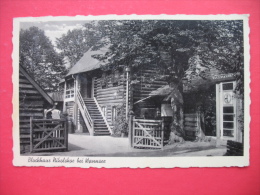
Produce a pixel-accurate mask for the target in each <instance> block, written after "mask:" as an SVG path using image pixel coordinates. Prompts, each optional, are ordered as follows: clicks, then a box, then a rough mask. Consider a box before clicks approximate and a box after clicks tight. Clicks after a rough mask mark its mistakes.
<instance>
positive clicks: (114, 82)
mask: <svg viewBox="0 0 260 195" xmlns="http://www.w3.org/2000/svg"><path fill="white" fill-rule="evenodd" d="M111 82H112V85H113V87H117V86H118V85H119V82H120V74H119V71H118V70H116V71H115V72H114V74H113V75H112V77H111Z"/></svg>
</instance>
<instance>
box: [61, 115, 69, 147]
mask: <svg viewBox="0 0 260 195" xmlns="http://www.w3.org/2000/svg"><path fill="white" fill-rule="evenodd" d="M61 122H62V121H61ZM64 133H65V135H64V139H65V146H66V149H65V151H68V136H69V132H68V117H65V119H64Z"/></svg>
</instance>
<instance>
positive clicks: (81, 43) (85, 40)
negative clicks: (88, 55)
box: [56, 22, 102, 66]
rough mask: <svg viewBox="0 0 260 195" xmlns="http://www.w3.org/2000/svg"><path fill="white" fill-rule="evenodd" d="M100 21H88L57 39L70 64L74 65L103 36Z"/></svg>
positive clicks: (58, 46) (58, 45) (63, 54)
mask: <svg viewBox="0 0 260 195" xmlns="http://www.w3.org/2000/svg"><path fill="white" fill-rule="evenodd" d="M101 34H102V30H101V29H100V26H99V25H98V23H97V24H96V23H95V22H90V23H86V24H85V25H84V26H82V28H80V29H73V30H69V31H68V32H67V33H66V34H63V35H62V37H61V38H57V39H56V44H57V48H58V49H59V50H60V51H61V55H62V56H63V57H64V58H67V59H68V61H69V63H70V66H74V65H75V64H76V63H77V62H78V61H79V60H80V58H82V56H83V55H84V53H85V52H87V51H88V49H90V48H91V47H92V46H94V45H95V44H96V42H97V41H98V40H99V39H100V38H101V37H102V35H101Z"/></svg>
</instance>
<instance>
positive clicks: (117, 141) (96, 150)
mask: <svg viewBox="0 0 260 195" xmlns="http://www.w3.org/2000/svg"><path fill="white" fill-rule="evenodd" d="M215 145H216V144H215V142H214V140H213V141H211V142H185V143H182V144H181V143H176V144H173V145H167V146H165V147H164V149H163V150H145V149H134V148H131V147H130V146H129V140H128V138H120V137H118V138H117V137H111V136H89V135H87V134H69V150H68V151H67V152H53V153H50V152H45V153H34V154H33V155H39V156H107V157H109V156H111V157H149V156H153V157H155V156H160V157H163V156H223V155H224V154H225V152H226V147H224V146H222V147H218V148H216V147H215ZM25 155H32V154H25Z"/></svg>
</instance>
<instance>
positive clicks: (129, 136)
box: [128, 111, 134, 147]
mask: <svg viewBox="0 0 260 195" xmlns="http://www.w3.org/2000/svg"><path fill="white" fill-rule="evenodd" d="M133 119H134V112H133V111H130V112H129V118H128V120H129V122H128V124H129V125H128V128H129V129H128V138H129V145H130V147H133Z"/></svg>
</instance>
